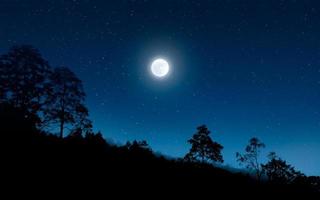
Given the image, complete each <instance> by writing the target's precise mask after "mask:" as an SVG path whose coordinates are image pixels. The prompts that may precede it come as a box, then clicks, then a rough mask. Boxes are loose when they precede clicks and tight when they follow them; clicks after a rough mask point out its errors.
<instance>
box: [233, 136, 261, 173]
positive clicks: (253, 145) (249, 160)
mask: <svg viewBox="0 0 320 200" xmlns="http://www.w3.org/2000/svg"><path fill="white" fill-rule="evenodd" d="M262 148H265V144H264V143H262V142H261V141H260V140H259V139H258V138H255V137H254V138H251V139H250V140H249V144H248V145H247V146H246V148H245V152H244V153H243V154H241V153H239V152H237V153H236V157H237V161H238V162H239V163H240V165H245V167H246V168H247V169H250V170H252V171H254V172H255V174H256V176H257V178H258V179H260V178H261V175H262V166H261V163H260V162H259V154H260V150H261V149H262Z"/></svg>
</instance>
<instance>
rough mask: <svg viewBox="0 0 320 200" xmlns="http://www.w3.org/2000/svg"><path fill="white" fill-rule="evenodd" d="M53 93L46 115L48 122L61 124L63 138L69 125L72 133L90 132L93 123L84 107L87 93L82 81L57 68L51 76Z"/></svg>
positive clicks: (63, 69)
mask: <svg viewBox="0 0 320 200" xmlns="http://www.w3.org/2000/svg"><path fill="white" fill-rule="evenodd" d="M50 80H51V92H50V96H49V98H48V106H47V110H46V113H45V116H46V120H47V121H48V122H51V123H53V125H55V123H58V124H59V129H60V131H59V133H60V134H59V135H60V137H61V138H62V137H63V133H64V130H65V128H66V127H67V125H68V124H70V125H72V128H71V131H70V132H71V133H72V132H79V131H80V132H81V131H85V132H90V131H91V128H92V123H91V121H90V120H89V119H88V115H89V113H88V109H87V108H86V107H85V105H84V98H85V93H84V91H83V87H82V83H81V81H80V80H79V79H78V78H77V77H76V75H75V74H74V73H73V72H72V71H70V70H69V69H68V68H66V67H59V68H55V69H54V71H53V73H52V74H51V76H50Z"/></svg>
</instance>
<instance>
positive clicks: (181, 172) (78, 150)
mask: <svg viewBox="0 0 320 200" xmlns="http://www.w3.org/2000/svg"><path fill="white" fill-rule="evenodd" d="M1 122H3V123H2V124H1V135H2V136H1V138H2V139H1V147H2V153H3V157H2V162H1V163H2V172H3V173H2V175H3V176H2V178H1V179H2V181H3V183H4V184H3V186H2V190H3V191H6V192H9V191H10V192H9V193H10V195H11V196H14V195H23V196H24V197H26V195H27V194H28V195H30V194H31V195H32V196H34V195H37V194H40V193H41V194H43V193H44V195H45V196H43V197H50V196H52V195H57V194H62V193H63V192H68V193H72V194H73V195H77V196H82V195H85V194H86V195H88V194H89V195H90V196H95V195H97V194H99V195H102V196H101V197H102V198H104V199H106V198H111V195H116V196H117V197H119V198H120V197H123V196H131V197H139V198H148V199H155V198H157V197H160V196H161V197H162V196H163V197H170V196H169V194H170V195H171V194H172V193H174V194H176V195H179V196H180V197H182V196H189V197H191V196H196V197H201V196H205V195H207V198H209V199H214V198H218V197H227V196H238V197H241V196H242V197H243V196H245V197H246V198H249V199H250V198H254V199H259V198H264V197H267V196H270V197H277V195H281V196H282V195H285V196H287V197H288V196H296V197H297V195H303V196H310V195H318V196H319V188H318V187H319V185H318V186H317V185H315V183H314V182H312V180H311V179H309V178H306V179H303V180H300V181H296V182H295V183H291V184H284V183H281V184H280V183H273V182H268V181H257V180H255V179H253V178H251V177H249V176H248V175H245V174H241V173H232V172H229V171H227V170H224V169H220V168H215V167H213V166H211V165H207V164H199V163H187V162H183V161H180V160H170V159H166V158H164V157H162V156H157V155H154V153H153V152H152V151H151V149H149V148H148V146H146V145H145V144H143V143H140V142H133V143H128V144H127V145H124V146H114V145H110V144H108V143H107V142H106V141H105V140H104V139H103V138H102V137H101V135H100V134H87V135H86V136H82V135H81V134H75V135H72V136H68V137H66V138H63V139H61V138H58V137H56V136H52V135H46V134H44V133H41V132H39V131H38V130H37V129H36V128H35V127H34V126H33V125H32V123H29V121H28V120H27V119H26V118H25V117H21V115H20V117H19V115H17V114H16V113H14V114H13V113H10V112H4V113H2V114H1ZM11 191H13V192H11ZM74 197H75V196H74ZM61 198H62V197H61ZM44 199H46V198H44ZM111 199H114V198H111Z"/></svg>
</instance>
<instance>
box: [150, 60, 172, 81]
mask: <svg viewBox="0 0 320 200" xmlns="http://www.w3.org/2000/svg"><path fill="white" fill-rule="evenodd" d="M169 70H170V66H169V63H168V62H167V61H166V60H164V59H156V60H154V61H153V62H152V64H151V72H152V74H153V75H154V76H156V77H159V78H162V77H164V76H166V75H167V74H168V72H169Z"/></svg>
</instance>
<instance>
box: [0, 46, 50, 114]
mask: <svg viewBox="0 0 320 200" xmlns="http://www.w3.org/2000/svg"><path fill="white" fill-rule="evenodd" d="M49 74H50V66H49V64H48V62H47V61H46V60H44V59H43V58H42V56H41V54H40V53H39V51H38V50H37V49H35V48H33V47H32V46H28V45H23V46H15V47H13V48H12V49H11V50H10V51H9V52H8V53H7V54H4V55H2V56H0V103H1V102H9V103H10V104H12V105H14V106H15V107H20V108H23V109H27V110H28V111H29V112H32V113H37V112H39V111H41V110H42V108H43V106H44V105H45V104H46V99H47V98H46V95H47V93H48V86H49V85H48V81H49V80H48V77H49Z"/></svg>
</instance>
